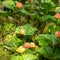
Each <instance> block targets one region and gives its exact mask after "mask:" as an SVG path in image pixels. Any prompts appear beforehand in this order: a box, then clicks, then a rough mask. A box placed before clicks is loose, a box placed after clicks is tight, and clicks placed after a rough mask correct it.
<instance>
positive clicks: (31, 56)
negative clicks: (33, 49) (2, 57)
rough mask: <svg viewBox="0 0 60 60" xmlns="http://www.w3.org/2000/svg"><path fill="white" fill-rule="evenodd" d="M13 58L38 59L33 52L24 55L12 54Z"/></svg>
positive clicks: (14, 59) (21, 59) (16, 59)
mask: <svg viewBox="0 0 60 60" xmlns="http://www.w3.org/2000/svg"><path fill="white" fill-rule="evenodd" d="M11 60H37V57H36V56H35V55H33V54H24V55H22V56H12V58H11Z"/></svg>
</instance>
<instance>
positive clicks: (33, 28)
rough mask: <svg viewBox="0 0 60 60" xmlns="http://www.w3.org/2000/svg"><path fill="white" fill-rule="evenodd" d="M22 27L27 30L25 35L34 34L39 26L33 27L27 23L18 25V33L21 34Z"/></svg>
mask: <svg viewBox="0 0 60 60" xmlns="http://www.w3.org/2000/svg"><path fill="white" fill-rule="evenodd" d="M21 29H24V30H26V32H25V34H24V35H33V34H34V33H35V31H37V28H35V27H32V26H31V25H29V24H26V25H23V26H19V27H17V28H16V33H17V34H20V30H21Z"/></svg>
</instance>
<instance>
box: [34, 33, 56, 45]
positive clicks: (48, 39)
mask: <svg viewBox="0 0 60 60" xmlns="http://www.w3.org/2000/svg"><path fill="white" fill-rule="evenodd" d="M35 39H36V40H37V41H38V43H39V45H40V46H48V45H49V44H52V45H55V44H56V43H57V41H56V37H55V36H54V35H52V34H39V35H38V36H37V37H36V38H35Z"/></svg>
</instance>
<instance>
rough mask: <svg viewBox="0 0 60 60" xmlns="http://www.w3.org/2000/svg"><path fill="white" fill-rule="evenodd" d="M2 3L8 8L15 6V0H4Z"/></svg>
mask: <svg viewBox="0 0 60 60" xmlns="http://www.w3.org/2000/svg"><path fill="white" fill-rule="evenodd" d="M3 5H4V6H5V7H7V8H9V9H12V10H14V7H15V2H14V1H12V0H11V1H10V0H9V1H4V2H3Z"/></svg>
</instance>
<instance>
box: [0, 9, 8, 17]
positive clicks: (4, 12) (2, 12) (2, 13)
mask: <svg viewBox="0 0 60 60" xmlns="http://www.w3.org/2000/svg"><path fill="white" fill-rule="evenodd" d="M0 15H3V16H8V13H7V11H2V10H0Z"/></svg>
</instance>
